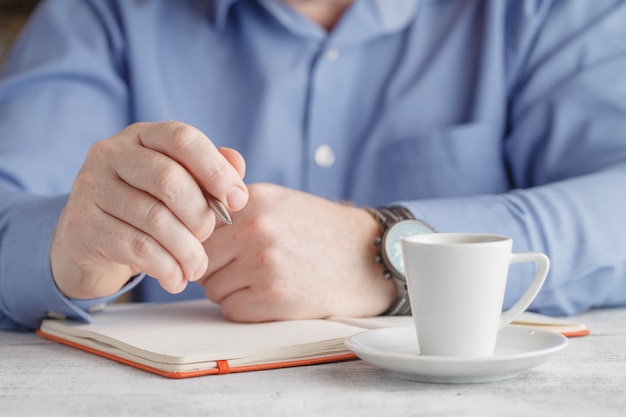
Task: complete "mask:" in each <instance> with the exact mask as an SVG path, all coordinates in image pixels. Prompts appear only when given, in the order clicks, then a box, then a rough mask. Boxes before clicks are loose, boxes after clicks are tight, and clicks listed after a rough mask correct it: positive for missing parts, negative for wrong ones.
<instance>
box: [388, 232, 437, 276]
mask: <svg viewBox="0 0 626 417" xmlns="http://www.w3.org/2000/svg"><path fill="white" fill-rule="evenodd" d="M424 233H433V230H432V229H431V228H430V227H428V226H427V225H426V224H424V223H423V222H421V221H419V220H403V221H401V222H398V223H396V224H394V225H393V226H391V227H390V228H389V229H387V232H386V233H385V236H383V243H382V244H383V256H384V257H385V258H386V260H387V264H388V265H387V267H388V268H389V269H391V272H392V273H393V274H394V275H396V276H398V277H402V278H404V276H405V275H404V261H403V260H402V246H401V244H400V242H401V241H402V239H404V238H405V237H408V236H412V235H421V234H424Z"/></svg>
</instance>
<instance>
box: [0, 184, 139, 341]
mask: <svg viewBox="0 0 626 417" xmlns="http://www.w3.org/2000/svg"><path fill="white" fill-rule="evenodd" d="M66 202H67V196H66V195H64V196H59V197H50V198H37V199H32V200H28V201H22V202H20V203H19V204H16V205H15V206H14V207H13V208H12V209H11V210H10V211H9V212H8V213H7V216H6V217H5V221H4V222H3V224H2V225H0V226H3V227H2V229H3V230H2V233H0V311H1V312H0V328H3V329H23V328H27V329H37V328H38V327H39V326H40V324H41V321H42V320H43V319H44V318H46V317H49V316H56V317H64V318H72V319H77V320H82V321H86V322H90V321H91V318H90V316H89V313H90V312H93V311H95V310H99V309H102V308H103V307H104V306H105V305H107V304H109V303H111V302H113V301H114V300H115V299H116V298H117V297H118V296H119V295H120V294H122V293H124V292H126V291H129V290H130V289H131V288H133V287H135V286H136V285H137V284H138V283H139V282H140V281H141V280H142V278H143V276H137V277H136V278H134V279H132V280H131V281H129V282H128V283H127V284H126V285H125V286H124V287H123V288H122V289H121V290H120V291H118V292H117V293H115V294H112V295H110V296H107V297H102V298H95V299H89V300H71V299H69V298H67V297H65V296H64V295H63V294H62V293H61V292H60V291H59V289H58V288H57V286H56V284H55V282H54V279H53V277H52V271H51V269H50V246H51V242H52V236H53V234H54V230H55V228H56V225H57V222H58V219H59V216H60V213H61V211H62V209H63V207H64V206H65V203H66Z"/></svg>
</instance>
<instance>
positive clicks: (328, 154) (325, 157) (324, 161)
mask: <svg viewBox="0 0 626 417" xmlns="http://www.w3.org/2000/svg"><path fill="white" fill-rule="evenodd" d="M314 158H315V163H316V164H317V165H318V166H320V167H322V168H330V167H332V166H333V165H334V164H335V152H333V149H332V148H331V147H330V146H328V145H322V146H320V147H319V148H317V149H316V150H315V156H314Z"/></svg>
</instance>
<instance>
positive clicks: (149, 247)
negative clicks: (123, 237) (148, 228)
mask: <svg viewBox="0 0 626 417" xmlns="http://www.w3.org/2000/svg"><path fill="white" fill-rule="evenodd" d="M155 247H156V242H155V241H154V239H152V238H151V237H150V236H148V235H146V234H143V233H140V234H136V235H135V236H134V237H133V238H132V240H131V242H130V250H131V252H132V253H133V254H134V256H135V258H137V259H146V258H148V257H150V256H151V255H152V253H153V252H154V250H155Z"/></svg>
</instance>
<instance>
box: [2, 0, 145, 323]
mask: <svg viewBox="0 0 626 417" xmlns="http://www.w3.org/2000/svg"><path fill="white" fill-rule="evenodd" d="M94 4H95V5H97V6H99V7H100V8H96V7H95V6H94ZM104 4H105V3H104V2H95V3H93V4H92V2H89V1H47V2H42V3H41V6H40V7H39V8H38V9H37V10H36V11H35V12H34V14H33V15H32V16H31V19H30V21H29V23H28V24H27V26H26V27H25V29H24V31H23V32H22V34H21V35H20V37H19V38H18V40H17V42H16V44H15V46H14V48H13V51H12V53H10V55H9V56H8V58H7V60H6V62H5V65H4V67H3V68H2V79H1V80H0V328H3V329H34V328H37V327H38V326H39V324H40V322H41V320H42V319H43V318H45V317H46V316H48V315H49V314H52V315H55V316H66V317H71V318H76V319H79V320H87V321H88V320H89V315H88V312H90V311H92V310H93V309H94V308H97V307H98V306H101V305H104V304H106V303H109V302H111V301H113V300H114V299H115V298H116V297H117V295H118V294H114V295H112V296H110V297H107V298H103V299H96V300H84V301H72V300H69V299H67V298H66V297H64V296H63V295H62V294H61V293H60V292H59V290H58V289H57V287H56V285H55V283H54V281H53V279H52V275H51V271H50V258H49V256H50V255H49V250H50V242H51V237H52V234H53V232H54V227H55V225H56V223H57V221H58V217H59V214H60V212H61V210H62V207H63V205H64V204H65V201H66V199H67V195H66V194H67V192H68V191H69V189H70V188H71V184H72V182H73V179H74V178H75V176H76V173H77V172H78V170H79V169H80V166H81V164H82V162H83V160H84V156H85V154H86V152H87V149H88V147H89V145H90V144H91V143H92V142H93V141H95V140H97V139H102V138H105V137H107V136H110V135H111V134H113V133H115V132H117V131H119V130H121V129H122V128H123V127H125V126H126V125H127V124H128V117H129V116H128V113H129V112H128V100H127V96H128V93H127V88H126V84H125V79H124V71H123V63H122V61H121V59H120V58H119V55H118V54H117V52H116V51H118V50H117V49H116V45H118V44H119V43H120V42H119V40H120V35H119V31H118V30H117V29H116V24H115V19H114V18H113V17H112V12H110V11H107V9H106V7H105V6H104ZM107 4H108V3H107ZM44 86H45V88H44ZM51 108H54V109H56V110H57V111H54V112H52V111H49V109H51ZM89 109H98V111H97V112H93V111H91V110H89ZM54 131H57V132H59V131H62V132H63V134H62V135H58V134H57V135H50V134H49V132H54ZM3 138H11V139H12V140H2V139H3ZM16 138H19V140H17V139H16ZM18 144H19V146H17V145H18ZM139 281H141V279H140V278H138V279H135V280H133V281H132V282H130V283H129V284H128V285H127V286H126V287H125V288H123V289H122V290H121V291H120V293H121V292H125V291H128V290H129V289H130V288H132V287H133V286H135V285H137V283H138V282H139Z"/></svg>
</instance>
